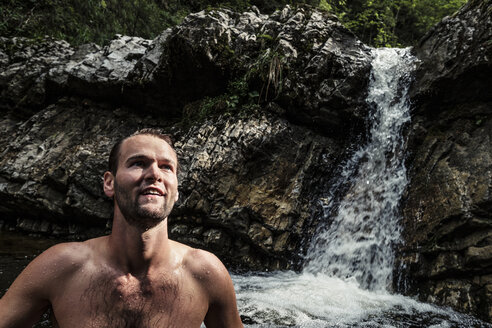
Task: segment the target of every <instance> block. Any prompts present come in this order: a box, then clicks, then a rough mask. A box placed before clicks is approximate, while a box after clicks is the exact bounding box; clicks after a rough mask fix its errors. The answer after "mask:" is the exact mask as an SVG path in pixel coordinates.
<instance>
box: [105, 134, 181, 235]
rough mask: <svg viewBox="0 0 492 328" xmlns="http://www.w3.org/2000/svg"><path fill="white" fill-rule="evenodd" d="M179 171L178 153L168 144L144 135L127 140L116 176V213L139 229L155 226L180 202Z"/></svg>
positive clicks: (121, 152)
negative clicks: (118, 212)
mask: <svg viewBox="0 0 492 328" xmlns="http://www.w3.org/2000/svg"><path fill="white" fill-rule="evenodd" d="M176 171H177V157H176V153H175V152H174V150H173V149H172V148H171V146H170V145H169V144H168V143H167V142H166V141H164V140H162V139H160V138H158V137H155V136H151V135H145V134H143V135H137V136H134V137H130V138H128V139H126V140H125V141H124V142H123V143H122V145H121V148H120V153H119V159H118V169H117V171H116V177H114V199H115V210H119V211H120V212H121V214H123V217H124V218H125V220H126V221H127V222H128V223H129V224H130V225H132V226H135V227H137V228H139V229H142V230H147V229H150V228H152V227H154V226H156V225H157V224H159V223H160V222H162V221H163V220H164V219H166V218H167V217H168V215H169V213H171V210H172V208H173V206H174V203H175V202H176V201H177V200H178V179H177V175H176Z"/></svg>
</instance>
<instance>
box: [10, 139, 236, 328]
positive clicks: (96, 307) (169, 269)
mask: <svg viewBox="0 0 492 328" xmlns="http://www.w3.org/2000/svg"><path fill="white" fill-rule="evenodd" d="M176 165H177V158H176V154H175V153H174V150H173V149H172V148H171V147H170V146H169V145H168V144H167V143H166V142H165V141H164V140H162V139H159V138H157V137H154V136H150V135H138V136H134V137H131V138H129V139H126V140H125V141H124V142H123V144H122V146H121V150H120V156H119V162H118V169H117V172H116V176H114V175H113V174H112V173H110V172H106V173H105V175H104V192H105V193H106V195H107V196H109V197H114V199H115V208H114V219H113V230H112V233H111V235H109V236H105V237H100V238H95V239H91V240H88V241H85V242H81V243H64V244H58V245H55V246H53V247H51V248H50V249H48V250H47V251H45V252H44V253H43V254H41V255H40V256H38V257H37V258H36V259H35V260H34V261H33V262H31V263H30V264H29V265H28V266H27V267H26V269H25V270H24V271H23V272H22V273H21V274H20V275H19V277H18V278H17V279H16V280H15V281H14V283H13V284H12V286H11V287H10V288H9V290H8V291H7V293H6V294H5V295H4V297H3V298H2V299H1V300H0V328H4V327H30V326H31V325H32V324H33V323H35V322H37V320H39V318H40V316H41V315H42V314H43V313H44V312H45V311H46V309H48V308H49V307H52V308H53V314H54V320H55V325H58V326H59V327H70V328H77V327H133V328H137V327H197V328H198V327H200V324H201V323H202V322H203V321H204V322H205V324H206V326H207V327H242V323H241V320H240V318H239V314H238V311H237V306H236V296H235V293H234V288H233V285H232V281H231V279H230V276H229V274H228V272H227V270H226V269H225V267H224V265H223V264H222V263H221V262H220V260H219V259H217V257H215V256H214V255H213V254H211V253H208V252H206V251H203V250H198V249H193V248H191V247H188V246H186V245H183V244H180V243H177V242H174V241H172V240H170V239H169V238H168V233H167V216H168V215H169V212H170V211H171V209H172V207H173V205H174V203H175V202H176V200H177V199H178V189H177V186H178V182H177V175H176Z"/></svg>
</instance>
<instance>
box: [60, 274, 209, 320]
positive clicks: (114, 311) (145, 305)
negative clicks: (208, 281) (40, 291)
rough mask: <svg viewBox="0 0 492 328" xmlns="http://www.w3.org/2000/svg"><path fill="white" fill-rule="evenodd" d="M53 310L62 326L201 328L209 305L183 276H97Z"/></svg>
mask: <svg viewBox="0 0 492 328" xmlns="http://www.w3.org/2000/svg"><path fill="white" fill-rule="evenodd" d="M63 299H65V301H63ZM53 309H54V313H55V316H56V318H57V321H58V323H59V325H60V327H132V328H144V327H199V326H200V324H201V322H202V320H203V318H204V316H205V314H206V312H207V309H208V302H207V300H206V299H205V297H204V295H203V293H201V292H200V289H199V287H198V286H196V285H195V284H194V282H193V281H189V280H187V279H186V278H184V277H183V276H182V275H172V274H171V275H169V274H168V275H162V277H158V279H152V280H148V279H136V278H134V277H130V278H128V277H126V276H119V277H118V276H106V277H104V276H98V277H91V278H90V279H89V280H88V284H86V288H77V289H74V290H72V291H70V292H69V293H65V295H64V297H63V298H62V299H60V302H59V303H58V304H53Z"/></svg>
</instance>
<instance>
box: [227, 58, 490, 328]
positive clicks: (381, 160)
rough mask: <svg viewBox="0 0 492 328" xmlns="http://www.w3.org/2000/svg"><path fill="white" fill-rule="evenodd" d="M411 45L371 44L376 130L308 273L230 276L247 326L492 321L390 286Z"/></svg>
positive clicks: (329, 208)
mask: <svg viewBox="0 0 492 328" xmlns="http://www.w3.org/2000/svg"><path fill="white" fill-rule="evenodd" d="M412 66H413V59H412V56H411V55H410V54H409V49H387V48H380V49H375V50H374V60H373V70H372V75H371V82H370V85H369V90H368V97H367V102H368V104H369V106H370V107H371V108H372V112H371V117H370V122H371V124H372V126H371V128H370V136H369V138H368V142H367V144H366V145H364V146H362V147H361V148H360V149H359V150H357V151H356V152H355V153H354V154H353V156H352V157H351V159H350V160H349V161H348V162H347V163H346V165H344V167H343V174H342V177H341V180H340V181H339V182H338V183H337V184H336V186H334V189H333V190H330V191H328V192H327V194H328V195H335V194H336V193H337V192H339V191H340V190H342V189H344V190H348V192H347V193H346V194H345V195H344V196H342V197H341V198H340V197H337V198H335V197H331V196H330V197H331V198H332V199H329V200H328V202H327V203H326V204H324V206H325V214H326V215H325V217H324V218H323V220H322V221H323V224H324V225H325V226H326V227H327V228H322V229H320V230H319V232H318V234H317V235H316V236H315V238H314V239H313V241H312V243H311V245H310V248H309V250H308V253H307V256H306V263H307V264H306V266H305V267H304V270H303V272H301V273H296V272H292V271H288V272H273V273H268V274H265V273H259V274H249V275H233V276H232V278H233V281H234V285H235V287H236V293H237V300H238V306H239V312H240V314H241V315H242V317H243V320H244V323H245V326H246V327H272V328H273V327H276V328H277V327H278V328H280V327H305V328H308V327H311V328H326V327H432V328H437V327H442V328H444V327H492V326H490V325H488V324H486V323H483V322H481V321H479V320H477V319H474V318H472V317H469V316H465V315H462V314H457V313H455V312H453V311H451V310H446V309H441V308H438V307H436V306H433V305H429V304H424V303H419V302H417V301H415V300H413V299H411V298H408V297H404V296H402V295H394V294H390V293H389V291H388V289H387V287H388V286H389V285H390V282H391V275H392V270H393V259H394V254H393V247H394V245H395V243H397V242H398V240H399V237H400V228H399V226H398V203H399V200H400V197H401V194H402V192H403V190H404V188H405V185H406V183H407V180H406V172H405V167H404V165H403V155H404V154H403V153H404V151H403V150H404V149H403V147H404V141H403V140H402V136H401V130H402V127H403V126H404V125H405V124H406V123H408V121H409V119H410V115H409V112H408V103H407V98H406V96H407V88H408V83H409V77H410V75H411V72H412V69H413V67H412Z"/></svg>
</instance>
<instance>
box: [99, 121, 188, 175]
mask: <svg viewBox="0 0 492 328" xmlns="http://www.w3.org/2000/svg"><path fill="white" fill-rule="evenodd" d="M138 135H149V136H154V137H157V138H160V139H162V140H164V141H165V142H167V143H168V144H169V146H171V148H172V149H173V150H174V152H175V153H176V150H175V149H174V145H173V141H172V139H171V136H170V135H168V134H165V133H163V132H162V130H161V129H155V128H144V129H140V130H137V131H135V132H134V133H132V134H131V135H129V136H128V137H125V138H121V139H120V140H118V141H117V142H116V143H115V144H114V146H113V148H112V149H111V151H110V152H109V160H108V170H109V172H111V173H112V174H113V175H116V171H117V169H118V159H119V157H120V148H121V144H123V141H125V140H126V139H128V138H131V137H134V136H138ZM176 159H177V156H176ZM176 164H177V170H179V161H178V163H176Z"/></svg>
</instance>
